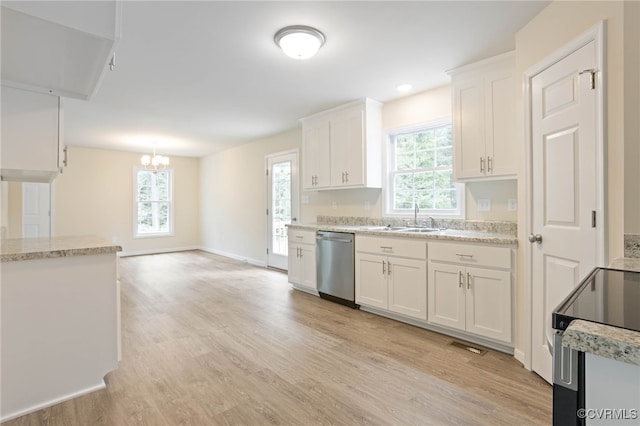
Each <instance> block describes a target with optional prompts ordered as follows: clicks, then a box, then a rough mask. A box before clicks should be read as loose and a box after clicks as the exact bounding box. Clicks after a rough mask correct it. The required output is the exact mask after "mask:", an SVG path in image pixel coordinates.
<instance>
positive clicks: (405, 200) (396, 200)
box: [388, 124, 461, 215]
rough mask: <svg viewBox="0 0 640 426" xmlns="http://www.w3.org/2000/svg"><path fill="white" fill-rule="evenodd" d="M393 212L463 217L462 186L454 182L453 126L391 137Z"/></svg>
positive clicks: (391, 209)
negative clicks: (417, 211)
mask: <svg viewBox="0 0 640 426" xmlns="http://www.w3.org/2000/svg"><path fill="white" fill-rule="evenodd" d="M390 141H391V150H390V152H391V155H390V159H389V160H390V161H389V178H390V182H389V187H390V200H389V201H390V202H389V208H388V210H390V212H391V213H408V212H413V210H414V207H415V205H416V204H417V205H418V207H419V208H420V211H422V212H423V213H429V214H434V215H437V214H443V215H460V204H461V203H460V193H459V192H460V191H459V184H456V183H455V182H454V181H453V148H452V137H451V124H440V125H437V126H432V127H425V128H422V129H419V130H414V131H411V132H405V133H398V134H395V135H392V136H391V139H390Z"/></svg>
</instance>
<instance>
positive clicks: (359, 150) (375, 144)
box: [301, 99, 382, 190]
mask: <svg viewBox="0 0 640 426" xmlns="http://www.w3.org/2000/svg"><path fill="white" fill-rule="evenodd" d="M301 121H302V133H303V151H302V155H303V167H304V169H303V171H302V173H303V189H304V190H323V189H333V188H363V187H364V188H380V187H381V186H382V175H381V161H382V136H381V129H382V104H380V103H379V102H376V101H373V100H371V99H364V100H360V101H356V102H352V103H349V104H346V105H341V106H339V107H337V108H334V109H331V110H328V111H324V112H321V113H318V114H316V115H313V116H310V117H306V118H303V119H301Z"/></svg>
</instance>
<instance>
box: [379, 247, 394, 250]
mask: <svg viewBox="0 0 640 426" xmlns="http://www.w3.org/2000/svg"><path fill="white" fill-rule="evenodd" d="M380 248H381V249H382V250H393V247H391V246H380Z"/></svg>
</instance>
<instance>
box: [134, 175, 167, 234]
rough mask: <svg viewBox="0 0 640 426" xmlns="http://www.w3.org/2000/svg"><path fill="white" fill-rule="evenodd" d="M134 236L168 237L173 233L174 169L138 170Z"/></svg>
mask: <svg viewBox="0 0 640 426" xmlns="http://www.w3.org/2000/svg"><path fill="white" fill-rule="evenodd" d="M134 176H135V179H134V180H135V182H134V185H135V187H134V191H135V201H134V203H135V208H134V223H135V225H134V236H135V237H156V236H158V237H159V236H167V235H171V234H172V232H173V208H172V207H173V206H172V198H173V195H172V192H173V191H172V184H173V181H172V174H171V170H162V171H158V172H154V171H152V170H144V169H136V170H135V173H134Z"/></svg>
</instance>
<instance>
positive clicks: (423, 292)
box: [387, 258, 427, 320]
mask: <svg viewBox="0 0 640 426" xmlns="http://www.w3.org/2000/svg"><path fill="white" fill-rule="evenodd" d="M387 276H388V280H389V310H390V311H391V312H397V313H399V314H403V315H407V316H410V317H413V318H417V319H421V320H426V319H427V263H426V261H424V260H410V259H400V258H389V259H388V260H387Z"/></svg>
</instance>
